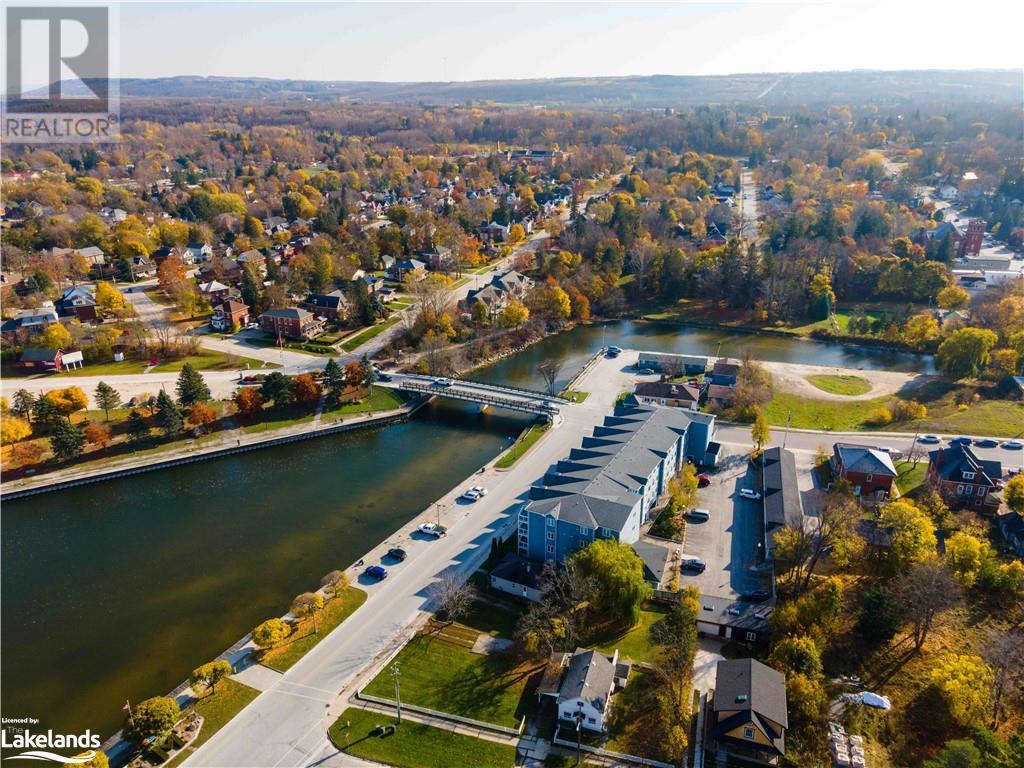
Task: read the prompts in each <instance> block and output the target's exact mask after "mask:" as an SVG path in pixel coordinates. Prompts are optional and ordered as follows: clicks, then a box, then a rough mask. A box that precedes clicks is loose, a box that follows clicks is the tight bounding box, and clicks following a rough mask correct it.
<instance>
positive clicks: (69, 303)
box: [55, 285, 96, 323]
mask: <svg viewBox="0 0 1024 768" xmlns="http://www.w3.org/2000/svg"><path fill="white" fill-rule="evenodd" d="M55 306H56V308H57V314H58V315H60V316H61V317H72V316H74V317H77V318H78V321H79V322H81V323H89V322H92V321H93V320H95V319H96V297H95V296H94V295H93V294H92V291H90V290H89V289H87V288H85V287H84V286H81V285H78V286H75V287H73V288H68V289H67V290H66V291H64V293H62V294H61V297H60V298H59V299H57V302H56V304H55Z"/></svg>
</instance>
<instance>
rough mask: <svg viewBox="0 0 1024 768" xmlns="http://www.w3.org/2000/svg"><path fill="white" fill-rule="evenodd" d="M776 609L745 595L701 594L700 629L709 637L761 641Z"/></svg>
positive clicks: (748, 641) (745, 641)
mask: <svg viewBox="0 0 1024 768" xmlns="http://www.w3.org/2000/svg"><path fill="white" fill-rule="evenodd" d="M774 610H775V609H774V608H773V607H772V606H771V605H767V604H765V603H752V602H750V601H748V600H743V599H742V598H730V597H715V596H714V595H703V594H702V595H701V596H700V613H698V614H697V632H698V633H700V634H702V635H707V636H708V637H719V638H722V639H723V640H736V641H738V642H742V643H759V642H761V641H762V640H764V639H765V638H766V637H767V636H768V634H769V632H770V631H771V625H770V624H769V619H770V618H771V615H772V612H773V611H774Z"/></svg>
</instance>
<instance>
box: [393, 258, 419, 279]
mask: <svg viewBox="0 0 1024 768" xmlns="http://www.w3.org/2000/svg"><path fill="white" fill-rule="evenodd" d="M426 274H427V265H426V264H424V263H423V262H422V261H420V260H419V259H402V260H401V261H396V262H395V263H394V264H392V265H391V266H390V267H388V269H387V275H388V277H390V278H391V279H392V280H397V281H398V282H400V283H401V282H403V281H404V280H405V279H406V278H408V279H410V280H422V279H423V278H424V277H425V276H426Z"/></svg>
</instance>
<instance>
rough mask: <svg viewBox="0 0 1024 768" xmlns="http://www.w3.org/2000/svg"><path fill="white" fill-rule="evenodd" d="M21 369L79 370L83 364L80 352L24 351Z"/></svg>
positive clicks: (54, 350)
mask: <svg viewBox="0 0 1024 768" xmlns="http://www.w3.org/2000/svg"><path fill="white" fill-rule="evenodd" d="M20 362H21V367H22V368H27V369H28V370H32V371H53V372H54V373H58V372H60V371H63V370H65V369H66V368H81V367H82V366H83V365H84V364H85V363H84V360H83V358H82V353H81V352H65V351H64V350H61V349H26V350H25V351H24V352H22V353H21V361H20Z"/></svg>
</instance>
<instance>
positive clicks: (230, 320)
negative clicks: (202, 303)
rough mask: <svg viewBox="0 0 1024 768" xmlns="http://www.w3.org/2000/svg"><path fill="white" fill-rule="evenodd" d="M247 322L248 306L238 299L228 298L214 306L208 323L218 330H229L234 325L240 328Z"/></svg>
mask: <svg viewBox="0 0 1024 768" xmlns="http://www.w3.org/2000/svg"><path fill="white" fill-rule="evenodd" d="M248 322H249V307H248V306H247V305H245V304H243V303H242V302H240V301H235V300H234V299H228V300H227V301H225V302H224V303H223V304H221V305H220V306H218V307H215V308H214V310H213V315H211V317H210V325H211V326H213V328H214V329H215V330H218V331H230V330H231V329H232V328H234V327H235V326H236V325H237V326H238V327H239V328H241V327H243V326H245V325H246V324H247V323H248Z"/></svg>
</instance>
